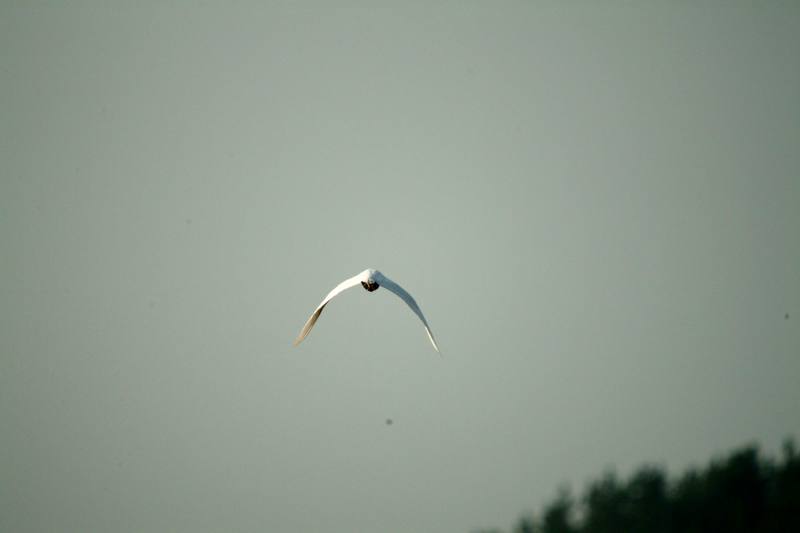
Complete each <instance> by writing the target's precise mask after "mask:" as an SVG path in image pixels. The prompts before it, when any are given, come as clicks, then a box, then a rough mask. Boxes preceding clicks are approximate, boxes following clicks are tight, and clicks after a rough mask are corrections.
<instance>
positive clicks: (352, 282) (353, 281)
mask: <svg viewBox="0 0 800 533" xmlns="http://www.w3.org/2000/svg"><path fill="white" fill-rule="evenodd" d="M359 283H361V274H357V275H355V276H353V277H352V278H349V279H346V280H344V281H343V282H341V283H340V284H338V285H337V286H336V287H335V288H334V289H333V290H332V291H331V292H329V293H328V295H327V296H326V297H325V299H324V300H322V303H321V304H319V305H318V306H317V308H316V309H314V312H313V313H311V316H310V317H308V320H306V323H305V325H304V326H303V329H301V330H300V335H298V336H297V338H296V339H295V340H294V345H295V346H297V345H298V344H300V343H301V342H303V339H305V338H306V336H307V335H308V332H309V331H311V328H313V327H314V324H316V323H317V319H318V318H319V315H320V314H321V313H322V310H323V309H324V308H325V306H326V305H327V304H328V302H330V301H331V300H332V299H333V298H334V297H335V296H336V295H337V294H339V293H340V292H342V291H345V290H347V289H349V288H350V287H355V286H356V285H358V284H359Z"/></svg>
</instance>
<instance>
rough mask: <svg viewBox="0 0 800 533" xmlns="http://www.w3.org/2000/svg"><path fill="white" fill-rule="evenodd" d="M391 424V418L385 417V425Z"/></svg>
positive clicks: (392, 422)
mask: <svg viewBox="0 0 800 533" xmlns="http://www.w3.org/2000/svg"><path fill="white" fill-rule="evenodd" d="M392 424H394V421H393V420H392V419H391V418H387V419H386V425H387V426H391V425H392Z"/></svg>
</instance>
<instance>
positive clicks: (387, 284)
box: [375, 273, 441, 353]
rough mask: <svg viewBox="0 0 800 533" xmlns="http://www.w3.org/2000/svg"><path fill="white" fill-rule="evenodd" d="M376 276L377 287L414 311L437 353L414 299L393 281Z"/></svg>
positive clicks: (437, 348)
mask: <svg viewBox="0 0 800 533" xmlns="http://www.w3.org/2000/svg"><path fill="white" fill-rule="evenodd" d="M376 274H377V276H376V277H377V278H378V279H376V280H375V281H377V282H378V285H380V286H381V287H383V288H384V289H388V290H389V291H391V292H393V293H395V294H396V295H397V296H399V297H400V298H401V299H402V300H403V301H404V302H405V303H407V304H408V306H409V307H410V308H411V310H412V311H414V314H416V315H417V316H418V317H419V319H420V320H422V324H423V325H424V326H425V332H426V333H427V334H428V338H429V339H430V340H431V344H433V349H434V350H436V351H437V352H439V347H438V346H436V341H435V340H433V333H431V328H430V326H428V321H427V320H425V315H423V314H422V310H421V309H420V308H419V306H418V305H417V302H416V301H415V300H414V298H413V297H412V296H411V295H410V294H408V292H406V290H405V289H404V288H403V287H401V286H400V285H398V284H397V283H395V282H394V281H392V280H390V279H389V278H387V277H386V276H384V275H383V274H379V273H376ZM439 353H441V352H439Z"/></svg>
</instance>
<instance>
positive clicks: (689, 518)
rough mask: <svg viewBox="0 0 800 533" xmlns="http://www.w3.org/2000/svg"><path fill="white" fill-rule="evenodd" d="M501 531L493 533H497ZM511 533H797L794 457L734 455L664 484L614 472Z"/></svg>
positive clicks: (746, 451) (798, 466) (754, 451)
mask: <svg viewBox="0 0 800 533" xmlns="http://www.w3.org/2000/svg"><path fill="white" fill-rule="evenodd" d="M495 531H499V530H495ZM513 531H514V533H672V532H680V533H710V532H714V533H717V532H720V533H740V532H741V533H744V532H747V533H779V532H780V533H785V532H788V531H800V455H798V453H797V451H796V450H795V445H794V442H793V441H792V440H791V439H789V440H787V441H786V442H785V443H784V446H783V453H782V456H781V457H780V458H779V459H778V460H773V459H770V458H768V457H764V456H762V455H761V454H760V453H759V450H758V448H757V447H756V446H747V447H744V448H741V449H738V450H736V451H734V452H732V453H730V454H728V455H727V456H725V457H722V458H719V459H715V460H712V461H711V462H710V463H709V464H708V465H707V466H705V467H703V468H692V469H689V470H687V471H686V472H684V473H683V474H682V475H680V476H678V477H676V478H674V479H670V478H669V477H668V476H667V474H666V473H665V472H664V470H663V469H662V468H660V467H657V466H644V467H641V468H639V469H638V470H637V471H636V472H634V473H633V474H632V475H631V476H630V477H629V478H627V479H620V478H619V477H618V476H617V475H616V474H615V473H614V472H613V471H609V472H606V473H605V474H603V475H602V476H601V477H599V478H598V479H596V480H594V481H592V482H590V483H589V484H588V486H587V487H586V489H585V490H584V492H583V494H582V496H581V497H580V498H578V499H576V498H574V497H573V496H572V494H571V492H570V491H569V490H568V489H566V488H562V489H561V490H560V491H559V492H558V494H557V495H556V497H555V498H554V499H553V500H552V501H550V502H549V503H547V504H546V505H545V506H544V507H543V509H542V511H541V513H539V514H538V515H528V516H523V517H522V518H520V519H519V520H518V522H517V523H516V525H515V527H514V529H513Z"/></svg>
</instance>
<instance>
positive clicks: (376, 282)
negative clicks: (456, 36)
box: [294, 268, 439, 352]
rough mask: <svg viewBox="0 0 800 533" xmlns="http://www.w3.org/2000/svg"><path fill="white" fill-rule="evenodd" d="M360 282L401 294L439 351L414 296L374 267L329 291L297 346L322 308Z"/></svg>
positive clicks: (370, 289) (304, 327) (371, 287)
mask: <svg viewBox="0 0 800 533" xmlns="http://www.w3.org/2000/svg"><path fill="white" fill-rule="evenodd" d="M359 283H360V284H361V286H362V287H364V289H365V290H366V291H368V292H374V291H376V290H378V288H379V287H384V288H385V289H387V290H389V291H390V292H393V293H394V294H396V295H397V296H399V297H400V299H402V300H403V301H404V302H405V303H406V304H408V306H409V307H410V308H411V310H412V311H414V314H416V315H417V317H419V319H420V320H421V321H422V324H423V325H424V326H425V332H426V333H427V334H428V339H430V341H431V344H433V348H434V350H436V351H437V352H438V351H439V347H438V346H437V345H436V341H435V340H433V334H432V333H431V329H430V327H429V326H428V321H427V320H425V316H424V315H423V314H422V310H421V309H420V308H419V306H418V305H417V302H416V301H415V300H414V298H413V297H412V296H411V295H410V294H408V292H406V290H405V289H403V288H402V287H401V286H400V285H398V284H397V283H395V282H394V281H392V280H390V279H389V278H387V277H386V276H384V275H383V274H382V273H381V272H380V271H378V270H375V269H372V268H368V269H367V270H364V271H363V272H360V273H359V274H357V275H355V276H353V277H352V278H349V279H346V280H344V281H343V282H341V283H340V284H339V285H337V286H336V287H335V288H334V289H333V290H332V291H331V292H329V293H328V295H327V296H326V297H325V298H324V299H323V300H322V303H320V304H319V305H318V306H317V308H316V309H315V310H314V312H313V313H312V314H311V316H310V317H309V318H308V320H307V321H306V323H305V325H304V326H303V329H302V330H300V335H298V336H297V339H295V341H294V344H295V346H297V345H298V344H300V343H301V342H302V341H303V339H305V338H306V336H307V335H308V334H309V332H310V331H311V328H313V327H314V324H315V323H316V322H317V319H318V318H319V315H320V314H321V313H322V310H323V309H324V308H325V306H326V305H328V302H330V301H331V300H332V299H333V298H334V297H335V296H336V295H338V294H339V293H340V292H342V291H345V290H347V289H349V288H350V287H355V286H356V285H358V284H359Z"/></svg>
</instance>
